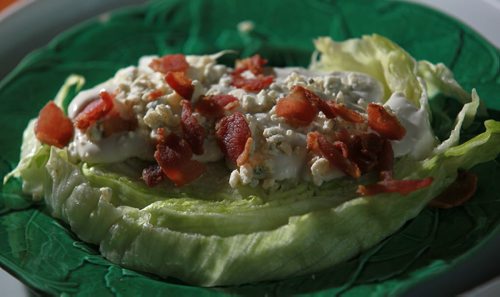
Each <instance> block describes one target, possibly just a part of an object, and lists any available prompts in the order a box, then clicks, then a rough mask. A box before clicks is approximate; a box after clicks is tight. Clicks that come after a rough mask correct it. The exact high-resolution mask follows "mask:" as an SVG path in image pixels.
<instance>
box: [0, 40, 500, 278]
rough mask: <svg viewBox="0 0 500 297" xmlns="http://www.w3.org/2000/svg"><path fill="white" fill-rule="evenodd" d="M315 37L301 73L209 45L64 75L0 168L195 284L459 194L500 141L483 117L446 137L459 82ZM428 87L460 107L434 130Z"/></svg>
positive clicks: (341, 257) (96, 236) (327, 256)
mask: <svg viewBox="0 0 500 297" xmlns="http://www.w3.org/2000/svg"><path fill="white" fill-rule="evenodd" d="M315 46H316V52H315V53H314V54H313V58H312V62H311V65H310V67H309V69H303V68H297V67H287V68H273V67H268V66H267V65H266V60H265V59H264V58H262V57H260V56H259V55H255V56H252V57H249V58H246V59H242V60H238V61H236V63H235V66H234V67H228V66H225V65H222V64H218V63H217V59H218V58H219V57H220V56H221V55H223V54H227V53H225V52H222V53H218V54H214V55H206V56H185V55H182V54H172V55H167V56H164V57H156V56H149V57H143V58H141V59H140V61H139V63H138V66H130V67H127V68H124V69H121V70H119V71H118V72H117V73H116V74H115V76H114V77H113V78H111V79H110V80H108V81H106V82H103V83H102V84H100V85H98V86H95V87H93V88H91V89H87V90H83V91H81V92H79V94H78V95H77V96H76V97H75V98H67V97H68V96H66V95H67V93H68V90H69V89H70V88H78V89H80V88H81V87H82V86H83V84H84V78H82V77H79V76H72V77H70V78H68V80H67V82H66V84H65V85H64V86H63V87H62V89H61V91H60V92H59V94H58V96H57V97H56V99H55V100H54V101H51V102H49V103H47V105H46V106H45V107H44V108H43V109H42V110H41V111H40V114H39V117H38V118H37V119H34V120H32V121H31V122H30V123H29V124H28V127H27V128H26V130H25V132H24V136H23V145H22V148H21V161H20V163H19V165H18V167H17V168H16V169H15V170H14V171H13V172H12V173H11V175H9V176H7V177H6V178H9V177H10V176H17V177H20V178H21V179H22V180H23V190H24V191H25V192H26V193H29V194H31V195H32V197H33V199H35V200H40V199H44V201H45V203H46V205H47V206H48V208H49V209H50V212H51V214H52V216H54V217H55V218H58V219H61V220H63V221H65V222H66V223H68V224H69V226H70V227H71V229H72V230H73V231H74V232H75V233H76V234H77V235H78V236H79V237H80V238H81V239H82V240H84V241H87V242H90V243H94V244H97V245H99V247H100V251H101V253H102V254H103V255H104V256H105V257H106V258H108V259H109V260H111V261H112V262H115V263H118V264H120V265H122V266H124V267H129V268H133V269H137V270H141V271H147V272H152V273H155V274H158V275H160V276H165V277H166V276H174V277H177V278H180V279H182V280H184V281H186V282H189V283H193V284H198V285H203V286H217V285H233V284H242V283H249V282H255V281H261V280H271V279H283V278H288V277H291V276H294V275H298V274H307V273H312V272H316V271H319V270H321V269H325V268H327V267H330V266H332V265H335V264H336V263H340V262H342V261H346V260H348V259H349V258H351V257H353V256H355V255H357V254H358V253H359V252H360V251H363V250H365V249H367V248H369V247H371V246H373V245H375V244H376V243H378V242H380V241H381V240H383V239H384V238H386V237H387V236H389V235H390V234H392V233H394V232H395V231H396V230H398V229H399V228H400V227H401V226H402V225H403V224H404V223H405V222H407V221H408V220H410V219H412V218H413V217H415V216H416V215H417V214H418V213H419V212H420V211H421V210H422V209H423V208H424V207H426V206H427V205H428V204H429V203H430V202H431V203H432V204H434V205H436V206H439V207H452V206H456V205H459V204H461V203H463V202H464V201H465V200H467V199H469V198H471V197H472V195H473V193H474V190H475V177H474V176H473V175H471V174H469V173H467V172H466V171H467V170H468V169H470V168H471V167H473V166H474V165H476V164H479V163H482V162H486V161H489V160H492V159H494V158H496V156H497V155H498V154H499V152H500V146H499V145H500V135H499V133H500V123H499V122H496V121H492V120H489V121H486V122H485V128H486V130H485V131H484V132H483V133H482V134H479V135H477V136H475V137H474V138H472V139H469V140H467V141H465V142H462V143H461V142H460V131H461V128H462V127H466V126H467V125H469V124H470V123H471V122H472V120H473V119H474V117H475V115H476V113H478V112H479V113H480V112H484V111H483V110H482V106H481V103H480V99H479V97H478V95H477V94H476V92H475V91H474V90H473V91H472V94H471V95H469V94H468V93H466V92H465V91H464V90H463V89H462V88H461V87H460V86H459V85H458V84H457V82H456V81H455V80H454V79H453V75H452V73H451V72H450V71H449V70H448V69H447V68H446V67H445V66H444V65H442V64H437V65H434V64H431V63H429V62H426V61H415V60H414V59H413V58H412V57H411V56H410V55H409V54H408V53H406V52H405V51H404V50H403V49H401V48H400V47H399V46H397V45H396V44H394V43H393V42H391V41H390V40H388V39H386V38H384V37H381V36H378V35H371V36H364V37H362V38H360V39H351V40H347V41H344V42H335V41H333V40H331V39H330V38H327V37H323V38H319V39H317V40H316V41H315ZM438 93H444V94H446V95H448V96H451V97H453V98H456V99H457V100H458V101H459V102H461V103H463V108H462V110H461V111H460V113H459V114H458V115H457V118H456V123H455V126H454V128H453V130H452V131H450V133H449V136H448V138H447V139H445V140H443V141H440V140H438V138H437V137H436V136H435V135H434V132H433V129H432V128H431V121H432V119H431V117H430V107H429V100H432V98H433V97H434V96H435V95H436V94H438ZM69 101H70V102H69ZM454 182H455V183H460V184H462V185H466V187H465V189H466V190H465V191H461V193H460V195H457V194H456V191H453V189H454V186H453V185H454ZM450 185H451V186H450ZM436 197H437V200H436V199H435V198H436Z"/></svg>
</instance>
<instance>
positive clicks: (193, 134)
mask: <svg viewBox="0 0 500 297" xmlns="http://www.w3.org/2000/svg"><path fill="white" fill-rule="evenodd" d="M181 105H182V112H181V128H182V132H183V133H184V139H185V140H186V141H187V142H188V143H189V145H190V146H191V149H192V150H193V153H195V154H197V155H201V154H203V141H204V140H205V129H204V128H203V127H202V126H201V125H200V124H199V123H198V120H197V119H196V118H195V117H194V116H193V111H192V108H191V103H190V102H189V101H187V100H182V101H181Z"/></svg>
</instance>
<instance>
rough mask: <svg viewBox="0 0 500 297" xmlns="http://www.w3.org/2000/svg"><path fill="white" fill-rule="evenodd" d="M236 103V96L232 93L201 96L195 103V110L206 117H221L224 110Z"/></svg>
mask: <svg viewBox="0 0 500 297" xmlns="http://www.w3.org/2000/svg"><path fill="white" fill-rule="evenodd" d="M237 103H238V98H236V97H234V96H232V95H210V96H203V97H202V98H201V99H200V100H199V101H198V102H197V103H196V107H195V110H196V111H197V112H199V113H200V114H201V115H203V116H204V117H207V118H215V119H218V118H221V117H223V116H224V112H225V110H228V109H233V108H235V107H236V105H237Z"/></svg>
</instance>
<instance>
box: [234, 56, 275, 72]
mask: <svg viewBox="0 0 500 297" xmlns="http://www.w3.org/2000/svg"><path fill="white" fill-rule="evenodd" d="M266 64H267V60H266V59H263V58H262V57H261V56H260V55H253V56H251V57H249V58H246V59H242V60H237V61H236V65H235V67H234V72H233V74H240V73H242V72H245V71H246V70H250V72H252V73H253V74H254V75H258V74H262V72H263V71H264V65H266Z"/></svg>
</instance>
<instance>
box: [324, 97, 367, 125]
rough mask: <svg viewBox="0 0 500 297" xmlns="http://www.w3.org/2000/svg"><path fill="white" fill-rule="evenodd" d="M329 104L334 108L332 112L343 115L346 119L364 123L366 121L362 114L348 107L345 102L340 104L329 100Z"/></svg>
mask: <svg viewBox="0 0 500 297" xmlns="http://www.w3.org/2000/svg"><path fill="white" fill-rule="evenodd" d="M327 104H328V106H329V107H330V109H331V110H332V113H333V114H335V115H337V116H339V117H341V118H342V119H343V120H344V121H347V122H351V123H363V122H364V121H365V118H364V117H363V116H362V115H361V114H359V113H358V112H356V111H354V110H352V109H349V108H347V107H346V106H345V105H344V104H339V103H335V102H331V101H329V102H328V103H327ZM323 113H324V112H323ZM325 115H326V114H325ZM327 117H328V116H327Z"/></svg>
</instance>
